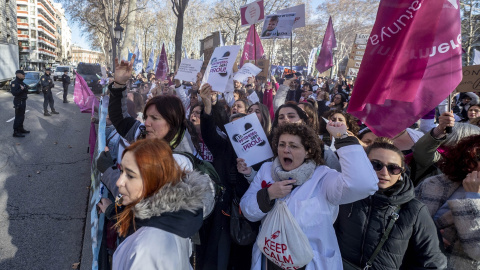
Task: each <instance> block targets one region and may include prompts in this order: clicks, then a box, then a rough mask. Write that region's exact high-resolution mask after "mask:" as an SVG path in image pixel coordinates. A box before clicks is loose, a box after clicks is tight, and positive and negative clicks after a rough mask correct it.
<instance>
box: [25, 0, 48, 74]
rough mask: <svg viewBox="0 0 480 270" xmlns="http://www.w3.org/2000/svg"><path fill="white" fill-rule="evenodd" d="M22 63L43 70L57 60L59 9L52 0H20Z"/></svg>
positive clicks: (27, 66)
mask: <svg viewBox="0 0 480 270" xmlns="http://www.w3.org/2000/svg"><path fill="white" fill-rule="evenodd" d="M17 28H18V43H19V48H20V52H19V54H20V66H21V67H26V68H31V69H37V70H38V69H43V68H45V67H46V66H49V65H52V64H54V63H55V59H56V50H57V36H56V34H55V33H56V10H55V8H54V6H53V4H52V2H51V1H50V0H17Z"/></svg>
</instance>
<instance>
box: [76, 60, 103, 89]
mask: <svg viewBox="0 0 480 270" xmlns="http://www.w3.org/2000/svg"><path fill="white" fill-rule="evenodd" d="M77 74H78V75H80V76H82V78H83V79H84V80H85V81H86V82H87V85H88V86H89V87H90V89H91V90H92V92H94V93H101V92H102V86H101V85H100V77H101V76H102V68H101V66H100V64H90V63H79V64H78V66H77ZM76 79H77V78H75V80H76ZM74 84H75V82H74Z"/></svg>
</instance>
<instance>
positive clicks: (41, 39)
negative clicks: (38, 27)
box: [38, 37, 57, 50]
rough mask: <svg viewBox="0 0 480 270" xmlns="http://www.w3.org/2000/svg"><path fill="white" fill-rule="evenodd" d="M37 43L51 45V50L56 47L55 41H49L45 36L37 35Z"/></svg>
mask: <svg viewBox="0 0 480 270" xmlns="http://www.w3.org/2000/svg"><path fill="white" fill-rule="evenodd" d="M38 43H43V44H45V45H46V46H49V47H52V48H53V50H55V49H56V48H57V46H56V45H55V43H53V42H50V41H48V40H47V39H46V38H43V37H38Z"/></svg>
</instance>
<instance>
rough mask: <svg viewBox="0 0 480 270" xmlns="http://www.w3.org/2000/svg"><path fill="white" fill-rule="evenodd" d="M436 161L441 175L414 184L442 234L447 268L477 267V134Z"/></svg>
mask: <svg viewBox="0 0 480 270" xmlns="http://www.w3.org/2000/svg"><path fill="white" fill-rule="evenodd" d="M447 153H448V154H447V155H446V156H445V157H444V158H443V159H442V160H441V161H440V166H439V167H440V169H441V171H442V172H443V173H444V174H442V175H436V176H432V177H430V178H427V179H425V180H424V181H423V182H421V183H420V185H419V186H418V187H417V188H416V190H415V192H416V196H417V198H418V199H419V200H420V201H422V202H423V203H425V204H426V205H427V208H428V210H429V212H430V215H431V216H432V217H433V220H434V222H435V224H436V226H437V228H438V229H439V230H440V232H441V233H442V236H443V242H444V245H445V251H446V255H447V258H448V267H447V269H480V237H479V236H480V135H474V136H469V137H466V138H464V139H462V140H461V141H459V142H458V144H457V145H455V146H453V147H451V149H449V150H448V151H447Z"/></svg>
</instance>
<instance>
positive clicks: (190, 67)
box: [175, 58, 203, 82]
mask: <svg viewBox="0 0 480 270" xmlns="http://www.w3.org/2000/svg"><path fill="white" fill-rule="evenodd" d="M202 64H203V61H202V60H195V59H187V58H185V59H183V60H182V62H181V63H180V66H179V67H178V71H177V75H176V76H175V79H177V80H183V81H187V82H195V81H197V73H198V72H200V70H201V69H202Z"/></svg>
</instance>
